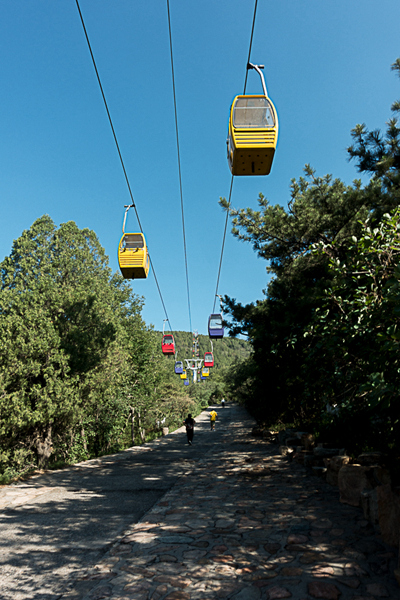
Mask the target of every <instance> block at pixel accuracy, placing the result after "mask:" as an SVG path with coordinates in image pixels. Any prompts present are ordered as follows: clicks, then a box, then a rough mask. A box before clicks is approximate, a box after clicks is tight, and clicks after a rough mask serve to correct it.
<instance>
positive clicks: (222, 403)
mask: <svg viewBox="0 0 400 600" xmlns="http://www.w3.org/2000/svg"><path fill="white" fill-rule="evenodd" d="M221 406H222V408H225V398H222V400H221Z"/></svg>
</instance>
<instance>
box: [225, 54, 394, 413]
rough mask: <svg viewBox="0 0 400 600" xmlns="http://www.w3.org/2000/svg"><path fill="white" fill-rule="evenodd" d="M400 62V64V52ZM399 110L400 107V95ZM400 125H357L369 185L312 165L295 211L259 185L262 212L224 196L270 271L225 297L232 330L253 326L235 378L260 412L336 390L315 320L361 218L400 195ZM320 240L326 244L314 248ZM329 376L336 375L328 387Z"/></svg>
mask: <svg viewBox="0 0 400 600" xmlns="http://www.w3.org/2000/svg"><path fill="white" fill-rule="evenodd" d="M393 68H394V70H396V71H397V72H399V73H400V60H397V61H396V63H395V65H393ZM392 109H393V110H394V111H395V112H398V111H399V109H400V104H399V103H398V102H396V103H395V104H394V105H393V106H392ZM399 133H400V131H399V128H398V125H397V120H396V118H393V119H391V120H390V121H389V123H388V127H387V131H386V135H385V137H383V136H382V135H381V134H380V132H372V133H371V132H369V131H368V130H367V129H366V127H365V126H364V125H362V126H360V125H359V126H357V127H356V128H355V130H354V131H353V132H352V135H353V139H354V144H353V146H351V147H350V148H349V156H350V158H353V159H355V160H357V161H358V164H357V166H358V168H359V170H360V171H362V172H368V173H371V174H372V178H371V180H370V182H369V183H368V184H367V185H366V186H365V187H362V185H361V182H360V181H358V180H356V181H354V182H353V184H352V185H351V186H347V185H345V184H344V183H343V182H341V181H340V180H338V179H335V180H334V179H333V178H332V177H331V176H325V177H322V178H321V177H316V176H315V172H314V171H313V170H312V169H311V167H309V166H306V168H305V174H306V177H305V178H304V177H302V178H300V179H299V181H295V180H293V181H292V185H291V198H290V200H289V203H288V209H287V210H285V209H284V208H283V207H281V206H279V205H275V206H273V205H270V204H269V203H268V201H267V200H266V199H265V198H264V196H262V195H261V194H260V196H259V207H260V209H259V210H258V211H254V210H251V209H249V208H247V209H240V210H235V209H232V208H230V207H229V206H228V204H227V202H226V200H225V199H221V205H222V207H223V208H224V209H225V210H229V212H230V216H231V217H232V219H233V230H232V231H233V234H234V235H235V236H236V237H237V238H238V239H240V240H243V241H246V242H250V243H252V245H253V248H254V250H255V251H256V252H257V254H258V255H259V256H260V257H262V258H264V259H265V260H267V261H268V266H267V272H268V273H269V274H270V275H272V279H271V281H270V282H269V284H268V288H267V290H266V291H265V292H264V293H265V296H266V298H265V299H264V300H261V301H257V302H256V303H253V304H249V305H247V306H242V305H240V304H239V303H237V302H236V301H235V300H234V299H231V298H228V297H225V299H224V304H225V306H224V308H225V311H226V312H227V313H228V314H229V315H230V317H231V333H232V334H233V335H235V334H237V333H242V334H244V335H248V336H249V340H250V342H251V344H252V348H253V353H252V356H251V358H250V359H249V360H248V361H247V363H246V364H245V365H243V366H242V368H241V369H239V370H238V371H237V372H236V374H235V377H236V382H237V385H238V386H239V388H240V389H241V391H242V393H243V394H244V395H245V397H246V403H247V405H248V406H249V408H250V409H251V410H252V412H253V413H254V414H255V415H256V416H258V418H264V417H265V418H268V419H272V420H276V419H277V418H282V419H286V420H289V421H290V420H293V419H298V420H302V421H306V420H308V419H312V418H314V417H315V416H316V415H318V414H320V413H321V410H323V402H322V398H324V397H326V396H327V395H328V396H329V394H330V398H332V396H333V395H334V394H336V393H337V388H335V387H334V382H335V381H337V379H336V378H335V377H334V376H332V369H333V367H332V361H331V355H330V354H329V353H327V354H324V353H323V352H322V351H321V349H320V348H319V346H318V344H319V343H320V341H319V340H318V339H314V338H313V334H312V332H310V327H309V324H310V322H311V321H312V319H313V318H314V315H315V314H316V312H317V311H318V310H319V309H320V307H321V303H323V302H324V300H322V298H324V292H325V290H326V289H331V288H332V284H333V280H334V279H335V277H336V276H337V274H336V273H335V271H334V270H332V268H331V265H332V262H331V261H335V260H337V261H342V260H344V258H345V257H346V256H347V252H348V248H349V246H351V245H352V244H353V242H352V239H353V237H356V238H357V239H358V238H359V237H360V235H361V232H363V223H365V222H366V221H367V220H369V223H370V224H371V226H372V227H376V226H377V225H379V223H380V221H381V219H382V217H383V215H384V214H385V213H386V212H387V211H388V210H391V209H393V208H394V207H396V206H397V205H398V204H399V199H400V196H399V183H400V179H399V165H400V159H399V157H400V154H399ZM316 244H317V245H318V244H319V245H324V247H325V249H326V252H319V253H314V252H312V250H311V248H312V247H313V246H314V245H316ZM319 314H321V313H319ZM306 333H307V336H305V334H306ZM310 348H314V349H315V352H314V354H313V358H314V361H313V362H311V361H308V362H307V361H306V357H307V353H308V352H309V351H310ZM336 350H337V351H339V348H337V349H336ZM306 364H307V368H306ZM327 381H330V382H331V383H332V387H331V388H330V390H329V392H328V391H327V390H326V389H325V388H326V385H327ZM341 393H343V389H342V390H341Z"/></svg>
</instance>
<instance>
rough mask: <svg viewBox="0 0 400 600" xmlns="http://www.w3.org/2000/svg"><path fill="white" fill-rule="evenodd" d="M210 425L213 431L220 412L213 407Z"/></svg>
mask: <svg viewBox="0 0 400 600" xmlns="http://www.w3.org/2000/svg"><path fill="white" fill-rule="evenodd" d="M209 415H210V427H211V431H213V429H214V427H215V421H216V420H217V419H218V414H217V413H216V412H215V410H214V409H213V410H212V411H211V412H210V413H209Z"/></svg>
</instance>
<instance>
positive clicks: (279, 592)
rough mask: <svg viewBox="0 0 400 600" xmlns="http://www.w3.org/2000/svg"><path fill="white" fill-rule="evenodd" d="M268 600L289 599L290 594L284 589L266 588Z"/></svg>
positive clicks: (277, 587)
mask: <svg viewBox="0 0 400 600" xmlns="http://www.w3.org/2000/svg"><path fill="white" fill-rule="evenodd" d="M267 592H268V600H277V599H278V598H291V597H292V594H291V592H289V590H287V589H286V588H284V587H281V586H278V585H276V586H274V587H272V588H268V590H267Z"/></svg>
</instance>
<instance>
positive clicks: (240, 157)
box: [227, 64, 278, 175]
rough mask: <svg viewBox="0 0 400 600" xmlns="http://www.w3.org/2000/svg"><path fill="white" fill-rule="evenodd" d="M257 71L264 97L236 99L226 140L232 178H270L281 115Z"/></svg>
mask: <svg viewBox="0 0 400 600" xmlns="http://www.w3.org/2000/svg"><path fill="white" fill-rule="evenodd" d="M248 68H250V69H255V70H256V71H257V72H258V73H259V75H260V77H261V83H262V85H263V90H264V95H246V96H245V95H243V96H236V98H235V99H234V101H233V102H232V106H231V111H230V116H229V130H228V139H227V147H228V148H227V149H228V163H229V168H230V170H231V173H232V175H268V174H269V172H270V171H271V166H272V161H273V158H274V154H275V149H276V145H277V142H278V115H277V112H276V109H275V106H274V105H273V103H272V101H271V100H270V98H268V94H267V88H266V86H265V81H264V77H263V74H262V72H261V71H260V69H261V68H263V65H259V66H258V65H251V64H249V65H248Z"/></svg>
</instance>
